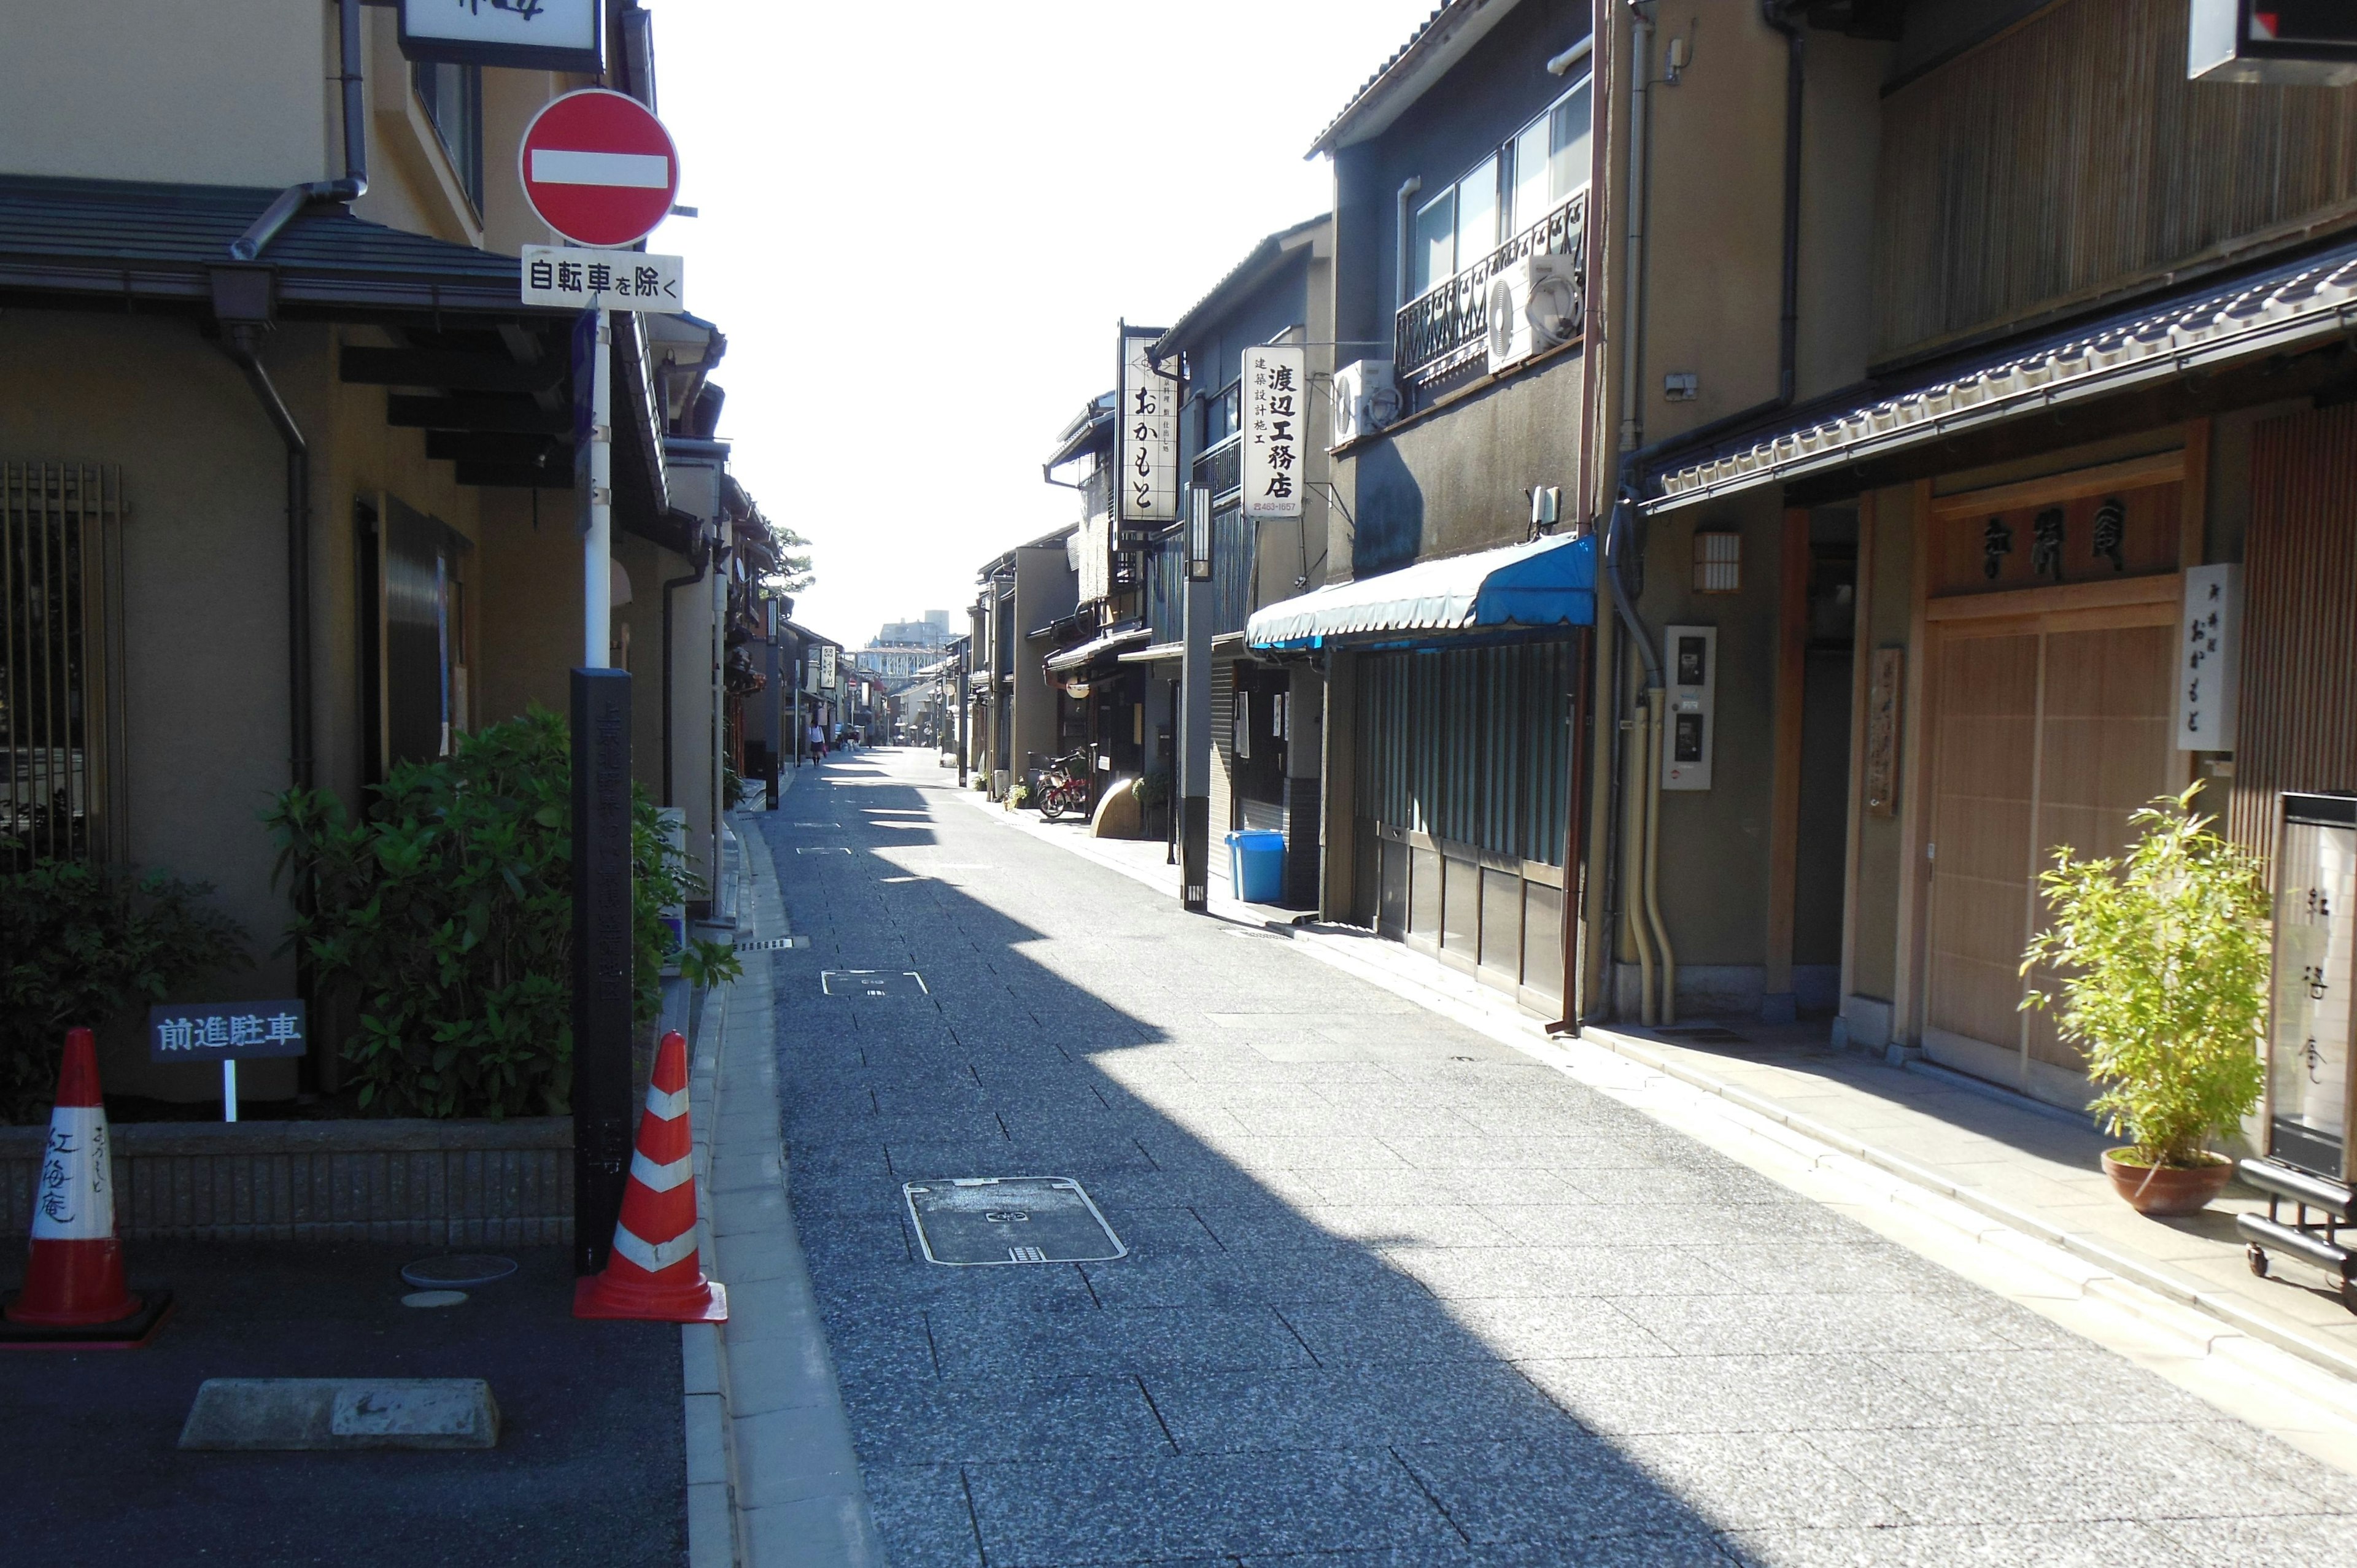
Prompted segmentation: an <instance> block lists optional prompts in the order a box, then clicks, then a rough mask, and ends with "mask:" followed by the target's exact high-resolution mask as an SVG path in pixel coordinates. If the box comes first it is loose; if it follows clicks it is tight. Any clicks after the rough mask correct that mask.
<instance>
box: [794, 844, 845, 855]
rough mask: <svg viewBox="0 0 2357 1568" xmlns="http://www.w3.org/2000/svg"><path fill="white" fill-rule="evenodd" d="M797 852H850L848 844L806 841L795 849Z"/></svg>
mask: <svg viewBox="0 0 2357 1568" xmlns="http://www.w3.org/2000/svg"><path fill="white" fill-rule="evenodd" d="M794 853H795V854H850V853H851V850H850V849H849V847H848V846H846V845H844V844H839V843H806V844H804V845H802V847H801V848H800V849H798V850H796V851H794Z"/></svg>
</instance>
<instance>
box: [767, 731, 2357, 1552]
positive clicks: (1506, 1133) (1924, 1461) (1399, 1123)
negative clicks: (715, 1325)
mask: <svg viewBox="0 0 2357 1568" xmlns="http://www.w3.org/2000/svg"><path fill="white" fill-rule="evenodd" d="M950 777H951V776H949V775H947V774H946V773H945V771H944V770H942V769H939V768H936V767H935V766H934V764H933V759H932V757H931V754H930V753H918V752H897V753H896V752H881V753H875V754H869V755H866V756H863V757H855V758H851V759H847V760H838V761H835V762H832V763H830V764H828V765H827V767H826V768H825V769H824V770H823V774H822V775H821V776H820V777H819V778H818V779H812V778H810V777H808V776H805V777H804V778H803V779H802V780H800V781H799V782H798V783H797V786H796V788H795V789H794V790H793V791H792V793H791V794H790V795H789V796H788V797H787V798H786V801H785V809H784V810H782V811H778V812H776V813H772V814H770V815H769V816H767V817H766V818H764V819H763V820H762V826H763V831H765V832H767V833H769V835H770V840H771V843H772V847H773V851H774V854H775V857H776V863H777V866H778V870H779V874H780V882H781V885H782V886H783V888H784V891H785V896H786V900H787V904H788V908H789V909H790V911H791V918H792V922H793V926H794V929H795V930H796V931H797V932H799V933H802V934H803V935H806V936H808V937H810V938H811V939H812V946H811V947H810V948H808V949H806V950H791V951H787V952H782V953H780V954H779V955H778V956H777V958H776V959H775V963H776V966H777V968H776V975H777V980H778V984H779V996H780V1001H779V1004H778V1029H779V1049H780V1062H781V1066H782V1069H783V1071H782V1075H781V1076H782V1081H783V1089H782V1092H783V1095H784V1100H785V1124H786V1133H787V1141H788V1153H789V1161H790V1167H791V1168H790V1178H789V1179H790V1184H791V1191H792V1196H793V1200H794V1210H795V1215H796V1219H797V1221H798V1224H799V1226H800V1229H801V1234H802V1242H803V1245H804V1247H805V1249H806V1251H807V1252H808V1255H809V1259H810V1263H811V1267H812V1271H813V1275H814V1278H815V1282H816V1286H817V1291H818V1296H819V1300H820V1304H821V1306H822V1309H823V1312H824V1315H825V1317H826V1323H827V1329H828V1335H829V1339H830V1343H831V1345H832V1347H833V1348H834V1354H835V1358H836V1360H837V1363H838V1369H839V1371H840V1374H841V1380H842V1386H843V1390H844V1396H845V1405H846V1407H847V1410H848V1412H849V1415H850V1418H851V1423H852V1430H853V1434H854V1436H855V1438H856V1442H857V1444H858V1447H859V1452H860V1455H861V1461H862V1466H863V1471H864V1474H865V1477H866V1486H867V1489H868V1493H869V1496H870V1498H872V1500H873V1502H874V1505H875V1509H876V1512H877V1523H878V1525H879V1527H880V1529H881V1530H882V1532H883V1534H884V1537H885V1539H886V1541H887V1542H888V1545H889V1547H890V1549H891V1552H892V1558H893V1561H894V1562H895V1563H899V1564H900V1565H901V1568H927V1565H932V1564H961V1565H968V1564H976V1563H987V1564H990V1565H991V1568H1015V1565H1018V1564H1020V1565H1047V1564H1078V1563H1146V1562H1153V1563H1179V1562H1190V1563H1192V1562H1214V1563H1217V1562H1224V1563H1276V1562H1297V1563H1304V1564H1311V1563H1315V1564H1333V1565H1338V1568H1339V1565H1343V1564H1350V1565H1356V1564H1375V1563H1394V1564H1405V1563H1417V1564H1423V1563H1436V1564H1457V1563H1487V1564H1508V1563H1512V1564H1537V1563H1647V1564H1652V1563H1671V1564H1684V1563H1710V1564H1723V1563H1729V1562H1736V1563H1776V1564H1788V1563H1789V1564H1815V1563H2005V1564H2020V1563H2040V1564H2047V1563H2091V1564H2092V1563H2102V1564H2104V1568H2116V1564H2119V1563H2131V1562H2133V1563H2205V1564H2214V1563H2226V1562H2247V1563H2260V1562H2319V1561H2328V1560H2335V1559H2338V1558H2341V1557H2345V1556H2346V1555H2347V1554H2348V1553H2349V1552H2351V1551H2352V1548H2357V1519H2352V1515H2357V1480H2352V1478H2350V1477H2347V1476H2344V1475H2342V1474H2341V1473H2340V1472H2339V1471H2336V1470H2332V1469H2330V1468H2328V1467H2326V1466H2322V1465H2320V1464H2318V1463H2316V1462H2314V1461H2311V1460H2309V1459H2308V1458H2306V1457H2305V1456H2303V1455H2299V1454H2298V1453H2296V1452H2295V1451H2293V1450H2291V1449H2290V1448H2288V1447H2286V1446H2284V1445H2282V1444H2279V1443H2277V1442H2276V1441H2275V1440H2274V1439H2272V1438H2268V1437H2265V1436H2263V1435H2261V1434H2257V1433H2255V1432H2254V1431H2253V1430H2251V1429H2249V1428H2247V1427H2244V1426H2243V1425H2241V1424H2239V1423H2234V1422H2233V1421H2231V1420H2228V1419H2226V1418H2224V1417H2222V1415H2220V1414H2219V1413H2218V1412H2216V1411H2215V1410H2213V1409H2212V1408H2211V1407H2210V1406H2208V1405H2206V1404H2203V1403H2201V1402H2199V1401H2198V1400H2196V1399H2194V1398H2193V1397H2192V1396H2190V1395H2189V1394H2187V1393H2184V1392H2182V1391H2179V1390H2178V1389H2176V1388H2174V1387H2173V1386H2171V1385H2169V1384H2168V1383H2166V1382H2164V1381H2162V1380H2160V1379H2158V1378H2157V1377H2155V1376H2153V1375H2151V1374H2149V1373H2147V1372H2145V1371H2143V1370H2142V1369H2137V1368H2136V1367H2134V1366H2132V1365H2131V1364H2129V1363H2128V1362H2126V1361H2125V1360H2123V1359H2120V1358H2118V1357H2116V1356H2115V1355H2113V1354H2112V1353H2110V1352H2109V1351H2106V1350H2104V1349H2101V1348H2096V1347H2094V1346H2093V1345H2091V1344H2088V1343H2086V1342H2084V1341H2082V1340H2080V1339H2077V1338H2075V1337H2072V1336H2071V1335H2070V1334H2068V1333H2066V1332H2064V1331H2062V1330H2061V1329H2059V1328H2057V1327H2056V1326H2053V1325H2051V1324H2050V1323H2049V1322H2047V1321H2046V1320H2045V1319H2043V1318H2040V1317H2039V1316H2035V1315H2033V1314H2031V1313H2029V1312H2028V1311H2026V1310H2023V1309H2021V1308H2019V1307H2017V1306H2015V1305H2010V1304H2008V1303H2007V1302H2004V1301H2002V1300H1999V1299H1998V1298H1996V1297H1995V1296H1993V1295H1990V1294H1986V1292H1984V1291H1982V1290H1980V1289H1978V1288H1977V1287H1975V1286H1973V1285H1971V1284H1969V1283H1965V1282H1964V1281H1961V1280H1959V1279H1957V1278H1956V1277H1954V1276H1953V1275H1951V1274H1948V1273H1944V1272H1943V1271H1942V1270H1940V1269H1939V1268H1937V1267H1935V1266H1934V1265H1932V1264H1931V1263H1929V1262H1924V1261H1923V1260H1921V1259H1920V1258H1918V1257H1916V1256H1915V1255H1914V1254H1912V1253H1910V1252H1907V1251H1903V1250H1901V1249H1900V1248H1898V1247H1896V1246H1894V1245H1892V1244H1890V1243H1889V1242H1886V1241H1884V1240H1881V1239H1879V1238H1878V1237H1875V1236H1873V1235H1871V1234H1870V1233H1868V1232H1867V1231H1866V1230H1863V1229H1861V1228H1859V1227H1857V1226H1856V1225H1854V1224H1852V1223H1851V1222H1850V1221H1848V1220H1846V1219H1843V1218H1841V1217H1839V1216H1837V1215H1835V1214H1832V1213H1830V1212H1828V1211H1826V1210H1824V1209H1823V1208H1819V1207H1818V1206H1815V1205H1813V1204H1812V1203H1810V1202H1808V1201H1806V1200H1805V1199H1803V1198H1801V1197H1798V1196H1796V1195H1794V1194H1792V1193H1791V1192H1789V1191H1787V1190H1786V1189H1784V1188H1782V1187H1777V1186H1775V1185H1774V1184H1772V1183H1770V1182H1769V1181H1768V1180H1766V1179H1765V1178H1763V1177H1761V1176H1758V1175H1756V1174H1755V1173H1753V1172H1750V1171H1749V1170H1746V1169H1744V1168H1742V1167H1740V1166H1738V1165H1735V1164H1733V1163H1732V1162H1730V1161H1728V1160H1727V1159H1725V1158H1723V1157H1721V1156H1720V1155H1717V1154H1715V1153H1713V1152H1711V1151H1709V1150H1706V1149H1705V1148H1703V1147H1701V1146H1700V1145H1698V1144H1695V1143H1694V1142H1692V1141H1691V1140H1689V1139H1687V1138H1685V1137H1684V1136H1683V1135H1682V1134H1679V1133H1675V1132H1673V1131H1671V1130H1669V1129H1667V1128H1665V1127H1663V1126H1661V1125H1659V1124H1657V1123H1654V1122H1651V1121H1649V1120H1647V1119H1646V1118H1645V1117H1643V1116H1642V1115H1641V1114H1639V1113H1638V1112H1634V1111H1632V1110H1631V1109H1629V1108H1627V1107H1625V1106H1622V1105H1620V1104H1618V1103H1616V1102H1614V1101H1609V1100H1606V1099H1603V1098H1601V1097H1599V1096H1598V1095H1597V1094H1595V1093H1593V1092H1591V1091H1589V1090H1587V1089H1585V1088H1583V1087H1581V1086H1580V1085H1578V1084H1577V1083H1575V1082H1572V1081H1571V1080H1569V1079H1566V1078H1565V1077H1563V1076H1562V1075H1560V1074H1558V1073H1556V1072H1555V1071H1553V1070H1552V1069H1549V1068H1547V1067H1546V1066H1544V1064H1542V1063H1539V1062H1535V1061H1534V1060H1532V1059H1530V1058H1525V1057H1523V1056H1522V1055H1520V1054H1518V1053H1516V1052H1514V1051H1512V1050H1510V1049H1508V1048H1506V1047H1502V1046H1500V1045H1497V1044H1495V1043H1493V1042H1491V1041H1490V1040H1488V1039H1486V1038H1485V1037H1483V1036H1479V1035H1477V1034H1475V1033H1474V1032H1472V1031H1470V1030H1469V1029H1466V1028H1462V1027H1458V1026H1455V1025H1453V1024H1452V1023H1450V1022H1448V1020H1445V1019H1442V1018H1439V1017H1437V1016H1435V1015H1431V1014H1429V1013H1427V1012H1425V1011H1423V1010H1420V1009H1418V1008H1415V1007H1414V1006H1412V1005H1411V1004H1407V1003H1405V1002H1404V1001H1402V1000H1400V999H1398V998H1396V997H1394V996H1393V995H1391V994H1390V993H1386V992H1383V991H1382V990H1380V989H1378V988H1376V987H1374V986H1372V985H1369V984H1366V983H1362V982H1360V981H1358V980H1356V979H1353V978H1351V977H1349V976H1346V975H1343V974H1341V973H1340V972H1337V971H1335V970H1333V969H1331V968H1330V967H1329V966H1326V965H1324V964H1321V963H1319V962H1318V961H1315V960H1314V959H1312V958H1310V957H1308V955H1307V954H1305V953H1303V952H1300V951H1297V950H1295V949H1294V947H1293V945H1292V943H1291V942H1290V941H1288V940H1286V938H1284V937H1282V936H1280V935H1275V934H1272V933H1268V932H1265V931H1262V930H1258V929H1251V928H1245V927H1242V926H1238V925H1234V924H1231V923H1228V922H1224V921H1222V920H1218V919H1214V918H1203V917H1189V916H1186V915H1183V914H1181V913H1179V911H1178V910H1177V908H1175V907H1174V906H1173V904H1172V903H1171V901H1170V900H1168V899H1167V898H1164V897H1159V896H1157V894H1156V893H1155V892H1154V891H1153V890H1151V889H1148V888H1146V887H1145V886H1140V885H1138V884H1136V883H1135V882H1133V881H1131V880H1129V879H1127V878H1125V877H1122V876H1120V875H1116V874H1115V873H1114V872H1111V871H1109V870H1106V869H1104V868H1103V867H1101V866H1099V865H1095V864H1093V863H1092V862H1088V861H1085V860H1082V859H1081V858H1080V857H1077V856H1074V855H1072V854H1068V853H1066V852H1064V851H1063V850H1060V849H1059V848H1057V847H1056V846H1054V845H1053V844H1050V843H1041V842H1040V841H1039V839H1037V838H1036V837H1034V836H1032V835H1029V834H1026V833H1020V832H1011V831H1008V830H1007V829H1006V827H1005V826H1003V825H1002V824H1000V823H998V822H994V821H992V820H991V818H990V817H989V816H988V815H987V814H986V813H985V812H983V811H977V810H975V809H974V806H973V805H972V804H971V803H969V802H968V801H966V800H960V799H956V798H954V797H953V795H952V789H951V786H950ZM1076 831H1077V830H1076ZM851 971H869V972H874V973H875V974H876V975H878V976H881V977H883V979H882V980H881V981H880V982H877V983H872V984H871V983H869V982H868V981H867V980H866V979H852V978H849V977H848V976H847V973H846V972H851ZM827 972H835V975H836V980H835V982H834V985H833V986H832V988H830V986H829V984H828V983H827V981H826V978H825V976H826V974H827ZM908 972H916V973H917V974H919V975H920V976H921V977H922V986H921V989H920V987H919V986H918V985H917V984H915V983H911V982H909V981H907V980H906V978H905V976H906V975H907V973H908ZM830 989H832V991H833V993H830ZM871 992H877V994H870V993H871ZM1017 1175H1053V1176H1075V1177H1078V1178H1080V1179H1081V1180H1082V1182H1084V1183H1085V1184H1086V1186H1087V1188H1088V1190H1089V1191H1090V1192H1091V1193H1092V1195H1093V1197H1095V1198H1096V1200H1097V1202H1098V1203H1099V1204H1100V1205H1101V1206H1102V1208H1103V1210H1104V1212H1105V1214H1106V1216H1107V1217H1108V1219H1109V1220H1110V1222H1111V1224H1112V1225H1113V1227H1114V1230H1116V1231H1117V1232H1118V1233H1119V1235H1120V1237H1121V1239H1122V1240H1123V1241H1124V1242H1125V1243H1126V1245H1127V1247H1128V1248H1129V1249H1130V1251H1129V1255H1128V1256H1127V1257H1125V1258H1122V1259H1120V1260H1118V1261H1114V1262H1102V1263H1092V1264H1086V1265H1072V1264H1047V1265H1021V1264H1017V1265H1009V1266H1002V1267H974V1268H951V1267H945V1266H942V1265H940V1264H936V1263H932V1262H927V1261H925V1260H924V1259H923V1257H922V1256H921V1254H920V1251H919V1250H918V1241H917V1237H916V1235H915V1233H914V1230H913V1227H912V1225H911V1223H910V1220H909V1218H908V1213H907V1209H906V1207H905V1204H904V1200H903V1196H902V1184H903V1183H904V1182H908V1181H912V1180H915V1181H937V1180H940V1179H942V1178H949V1177H957V1176H1017Z"/></svg>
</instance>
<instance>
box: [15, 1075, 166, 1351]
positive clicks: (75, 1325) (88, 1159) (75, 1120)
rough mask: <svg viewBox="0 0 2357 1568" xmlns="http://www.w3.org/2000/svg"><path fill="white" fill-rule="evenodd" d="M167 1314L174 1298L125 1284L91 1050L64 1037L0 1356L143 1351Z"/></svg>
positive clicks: (103, 1118)
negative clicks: (22, 1263)
mask: <svg viewBox="0 0 2357 1568" xmlns="http://www.w3.org/2000/svg"><path fill="white" fill-rule="evenodd" d="M171 1308H172V1293H171V1292H169V1291H161V1290H159V1291H150V1292H148V1293H146V1294H145V1295H144V1296H143V1295H135V1294H132V1293H131V1291H130V1289H129V1288H128V1287H127V1286H126V1285H125V1284H124V1280H123V1243H122V1242H121V1241H120V1240H116V1238H115V1234H114V1168H113V1161H112V1160H111V1159H110V1157H109V1148H108V1143H107V1136H106V1108H105V1106H104V1105H103V1104H102V1103H101V1101H100V1100H99V1097H98V1045H97V1042H96V1040H95V1039H94V1038H93V1037H92V1036H91V1032H90V1031H89V1030H88V1029H69V1030H67V1031H66V1058H65V1063H64V1066H63V1067H62V1068H61V1069H59V1073H58V1099H57V1105H56V1107H55V1109H53V1110H52V1111H51V1112H49V1142H48V1147H47V1148H45V1149H44V1150H43V1151H42V1152H41V1171H40V1175H39V1176H38V1178H37V1179H36V1182H35V1186H34V1190H33V1248H32V1258H31V1261H30V1262H29V1264H28V1265H27V1268H26V1271H25V1288H24V1289H23V1290H21V1291H15V1292H12V1293H10V1294H7V1295H5V1296H0V1347H6V1348H26V1347H30V1346H54V1347H57V1348H61V1349H76V1350H90V1349H106V1348H115V1349H127V1348H130V1347H132V1346H134V1345H143V1344H145V1343H146V1341H147V1340H148V1339H149V1338H150V1337H152V1336H153V1335H154V1334H155V1332H156V1328H157V1327H158V1326H161V1325H162V1323H163V1321H164V1316H165V1314H167V1313H168V1312H169V1311H170V1310H171Z"/></svg>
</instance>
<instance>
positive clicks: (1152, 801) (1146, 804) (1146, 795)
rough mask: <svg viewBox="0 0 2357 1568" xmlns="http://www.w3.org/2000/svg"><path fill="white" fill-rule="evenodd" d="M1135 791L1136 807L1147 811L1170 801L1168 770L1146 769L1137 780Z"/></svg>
mask: <svg viewBox="0 0 2357 1568" xmlns="http://www.w3.org/2000/svg"><path fill="white" fill-rule="evenodd" d="M1136 789H1137V803H1138V805H1139V806H1140V807H1142V808H1143V809H1145V810H1146V811H1153V810H1155V809H1156V808H1157V807H1158V806H1160V805H1162V804H1163V803H1164V802H1165V801H1167V800H1169V799H1170V770H1169V769H1168V768H1148V769H1146V773H1145V775H1144V776H1143V777H1142V778H1140V779H1138V781H1137V785H1136Z"/></svg>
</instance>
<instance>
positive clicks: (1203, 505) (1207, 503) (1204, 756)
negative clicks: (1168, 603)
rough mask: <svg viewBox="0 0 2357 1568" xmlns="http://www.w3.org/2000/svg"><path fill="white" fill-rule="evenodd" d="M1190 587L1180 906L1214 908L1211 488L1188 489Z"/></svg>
mask: <svg viewBox="0 0 2357 1568" xmlns="http://www.w3.org/2000/svg"><path fill="white" fill-rule="evenodd" d="M1186 551H1187V585H1186V589H1185V592H1184V594H1183V596H1182V607H1181V625H1182V627H1183V631H1182V633H1181V636H1182V639H1183V641H1184V644H1185V650H1186V651H1185V653H1184V656H1183V657H1182V659H1181V660H1180V663H1179V701H1180V707H1179V902H1180V903H1181V904H1183V905H1184V906H1185V907H1186V908H1187V909H1189V911H1190V912H1192V913H1195V914H1199V915H1200V914H1201V913H1203V912H1204V911H1205V910H1207V909H1209V908H1211V615H1212V610H1211V565H1212V563H1211V486H1209V485H1200V484H1195V485H1189V486H1188V487H1187V539H1186Z"/></svg>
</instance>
